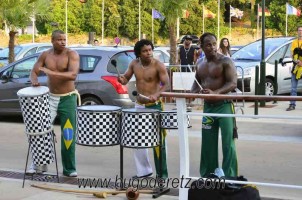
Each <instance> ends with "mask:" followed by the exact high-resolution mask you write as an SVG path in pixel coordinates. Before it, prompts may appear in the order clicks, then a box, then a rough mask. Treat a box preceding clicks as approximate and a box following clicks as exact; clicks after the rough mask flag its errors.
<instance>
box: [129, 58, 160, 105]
mask: <svg viewBox="0 0 302 200" xmlns="http://www.w3.org/2000/svg"><path fill="white" fill-rule="evenodd" d="M158 62H159V61H158V60H156V59H152V62H151V63H150V65H148V66H147V67H146V66H144V67H143V66H142V65H141V63H140V62H139V61H138V60H134V61H133V63H132V64H133V72H134V74H135V78H136V87H137V92H138V93H140V94H143V95H145V96H150V95H153V94H154V93H156V92H158V91H159V89H160V77H159V69H158V68H159V65H158ZM137 100H138V101H139V102H140V103H148V101H146V100H145V99H142V98H137Z"/></svg>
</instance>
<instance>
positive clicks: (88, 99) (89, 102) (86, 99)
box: [82, 97, 103, 106]
mask: <svg viewBox="0 0 302 200" xmlns="http://www.w3.org/2000/svg"><path fill="white" fill-rule="evenodd" d="M85 105H103V102H102V101H100V100H99V99H97V98H96V97H84V98H83V99H82V106H85Z"/></svg>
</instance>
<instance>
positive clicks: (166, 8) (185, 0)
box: [159, 0, 192, 65]
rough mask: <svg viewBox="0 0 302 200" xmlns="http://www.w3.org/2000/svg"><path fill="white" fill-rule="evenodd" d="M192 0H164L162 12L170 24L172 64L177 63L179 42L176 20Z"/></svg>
mask: <svg viewBox="0 0 302 200" xmlns="http://www.w3.org/2000/svg"><path fill="white" fill-rule="evenodd" d="M191 1H192V0H174V1H171V0H162V1H159V2H161V3H162V4H161V9H160V11H161V13H162V14H163V15H164V16H165V21H166V24H167V26H168V31H169V40H170V64H171V65H175V64H176V53H177V46H176V45H177V42H176V34H175V32H176V20H177V18H178V17H181V16H182V10H183V9H186V8H187V5H188V4H189V3H190V2H191Z"/></svg>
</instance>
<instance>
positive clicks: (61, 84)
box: [44, 49, 75, 94]
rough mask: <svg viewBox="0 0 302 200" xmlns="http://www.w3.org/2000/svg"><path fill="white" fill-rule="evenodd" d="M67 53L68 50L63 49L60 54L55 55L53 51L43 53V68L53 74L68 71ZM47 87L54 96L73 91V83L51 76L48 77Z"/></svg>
mask: <svg viewBox="0 0 302 200" xmlns="http://www.w3.org/2000/svg"><path fill="white" fill-rule="evenodd" d="M69 52H70V49H65V50H64V51H63V52H62V53H61V54H55V53H54V51H53V49H50V50H49V51H47V52H45V53H46V58H45V62H44V63H45V67H46V68H48V69H50V70H51V71H54V72H66V71H68V65H69ZM48 87H49V90H50V92H51V93H54V94H65V93H68V92H71V91H74V90H75V85H74V81H70V80H60V79H56V78H55V77H52V76H48Z"/></svg>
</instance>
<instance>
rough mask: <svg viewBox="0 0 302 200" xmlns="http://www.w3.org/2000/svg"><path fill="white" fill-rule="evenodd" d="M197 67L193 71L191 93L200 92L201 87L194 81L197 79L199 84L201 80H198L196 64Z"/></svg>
mask: <svg viewBox="0 0 302 200" xmlns="http://www.w3.org/2000/svg"><path fill="white" fill-rule="evenodd" d="M196 67H197V69H196V72H195V80H194V82H193V85H192V87H191V93H200V92H201V90H202V88H200V86H199V85H198V84H197V83H196V81H198V83H199V84H200V85H201V81H200V77H199V76H198V74H199V73H198V65H196Z"/></svg>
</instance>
